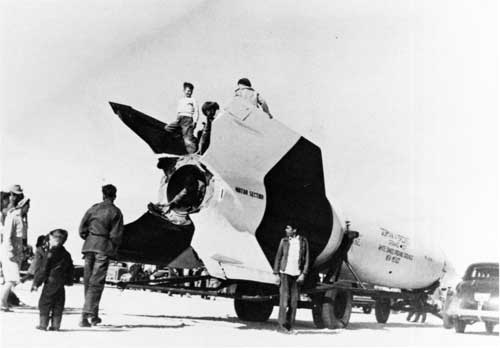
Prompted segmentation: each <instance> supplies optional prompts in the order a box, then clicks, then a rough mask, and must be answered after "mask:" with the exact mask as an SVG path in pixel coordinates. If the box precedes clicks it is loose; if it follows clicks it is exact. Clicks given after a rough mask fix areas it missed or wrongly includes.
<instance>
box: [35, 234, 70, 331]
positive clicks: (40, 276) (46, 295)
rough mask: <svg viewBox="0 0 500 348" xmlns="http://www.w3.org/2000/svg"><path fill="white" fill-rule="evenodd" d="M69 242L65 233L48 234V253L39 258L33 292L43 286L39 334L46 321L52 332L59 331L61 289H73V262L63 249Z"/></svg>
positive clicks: (63, 298) (44, 327)
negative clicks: (71, 286)
mask: <svg viewBox="0 0 500 348" xmlns="http://www.w3.org/2000/svg"><path fill="white" fill-rule="evenodd" d="M66 239H68V232H67V231H66V230H62V229H57V230H53V231H51V232H50V233H49V250H48V252H47V253H45V254H44V255H43V256H42V260H41V263H40V267H39V268H38V269H37V270H36V272H35V277H34V279H33V286H32V288H31V290H32V291H36V290H37V289H38V288H39V287H40V286H41V285H42V284H44V285H43V289H42V294H41V295H40V300H39V301H38V309H39V310H40V324H39V325H38V326H37V327H36V328H37V329H39V330H47V327H48V325H49V320H50V321H51V325H50V327H49V328H48V329H49V330H51V331H57V330H59V329H60V327H61V320H62V314H63V310H64V301H65V291H64V285H73V260H71V255H70V254H69V253H68V252H67V251H66V249H65V248H64V247H63V244H64V242H66Z"/></svg>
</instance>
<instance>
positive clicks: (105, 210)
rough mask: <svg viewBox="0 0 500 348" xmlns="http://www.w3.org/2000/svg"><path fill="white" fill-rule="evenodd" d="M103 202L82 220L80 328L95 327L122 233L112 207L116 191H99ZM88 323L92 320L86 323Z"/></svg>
mask: <svg viewBox="0 0 500 348" xmlns="http://www.w3.org/2000/svg"><path fill="white" fill-rule="evenodd" d="M102 195H103V201H102V202H101V203H97V204H94V205H93V206H92V207H91V208H90V209H89V210H87V212H86V213H85V215H84V216H83V219H82V222H81V224H80V237H81V238H82V239H84V240H85V242H84V243H83V247H82V253H83V255H84V256H83V258H84V260H85V266H84V272H83V285H84V293H85V303H84V305H83V311H82V320H81V321H80V326H81V327H89V326H90V325H91V324H92V325H97V324H99V323H100V322H101V319H100V318H99V316H98V314H99V302H100V300H101V295H102V292H103V290H104V283H105V281H106V273H107V271H108V266H109V258H110V256H113V255H115V254H116V251H117V249H118V247H119V246H120V243H121V239H122V233H123V216H122V213H121V211H120V209H118V207H116V206H115V205H114V203H113V202H114V201H115V199H116V187H114V186H113V185H105V186H103V187H102ZM88 319H90V320H91V322H90V323H89V321H88Z"/></svg>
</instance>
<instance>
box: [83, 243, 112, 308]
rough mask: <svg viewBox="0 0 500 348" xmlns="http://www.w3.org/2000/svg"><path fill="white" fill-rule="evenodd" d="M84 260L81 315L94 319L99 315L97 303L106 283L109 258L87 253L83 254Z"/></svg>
mask: <svg viewBox="0 0 500 348" xmlns="http://www.w3.org/2000/svg"><path fill="white" fill-rule="evenodd" d="M84 259H85V266H84V269H83V289H84V294H85V303H84V305H83V311H82V313H83V315H84V316H85V315H86V316H87V317H93V318H96V317H98V314H99V302H100V301H101V296H102V292H103V290H104V283H105V282H106V274H107V272H108V266H109V257H108V256H106V255H104V254H98V253H92V252H88V253H85V256H84Z"/></svg>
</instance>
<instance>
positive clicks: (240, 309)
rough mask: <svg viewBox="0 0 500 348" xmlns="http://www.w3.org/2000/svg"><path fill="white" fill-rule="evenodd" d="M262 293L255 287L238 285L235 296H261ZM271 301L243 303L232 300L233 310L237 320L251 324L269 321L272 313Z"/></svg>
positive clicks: (239, 300) (238, 300) (242, 301)
mask: <svg viewBox="0 0 500 348" xmlns="http://www.w3.org/2000/svg"><path fill="white" fill-rule="evenodd" d="M262 292H263V291H260V289H257V288H255V287H245V286H241V285H238V287H237V288H236V295H237V296H241V295H251V296H252V295H263V293H262ZM273 308H274V305H273V302H272V301H245V300H242V299H237V298H235V299H234V310H235V311H236V315H237V316H238V318H239V319H241V320H244V321H252V322H264V321H267V320H268V319H269V317H270V316H271V313H272V312H273Z"/></svg>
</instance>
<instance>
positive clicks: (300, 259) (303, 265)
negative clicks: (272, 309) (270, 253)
mask: <svg viewBox="0 0 500 348" xmlns="http://www.w3.org/2000/svg"><path fill="white" fill-rule="evenodd" d="M285 232H286V237H284V238H282V239H281V242H280V245H279V247H278V252H277V253H276V259H275V261H274V274H277V275H278V274H279V277H280V311H279V318H278V322H279V328H278V330H279V331H290V330H292V325H293V323H294V322H295V314H296V311H297V302H298V300H299V292H300V291H299V287H300V285H301V284H302V283H303V282H304V279H305V277H306V275H307V272H308V270H309V243H308V242H307V239H306V238H305V237H303V236H299V235H298V234H297V226H296V224H289V225H287V226H286V228H285Z"/></svg>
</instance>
